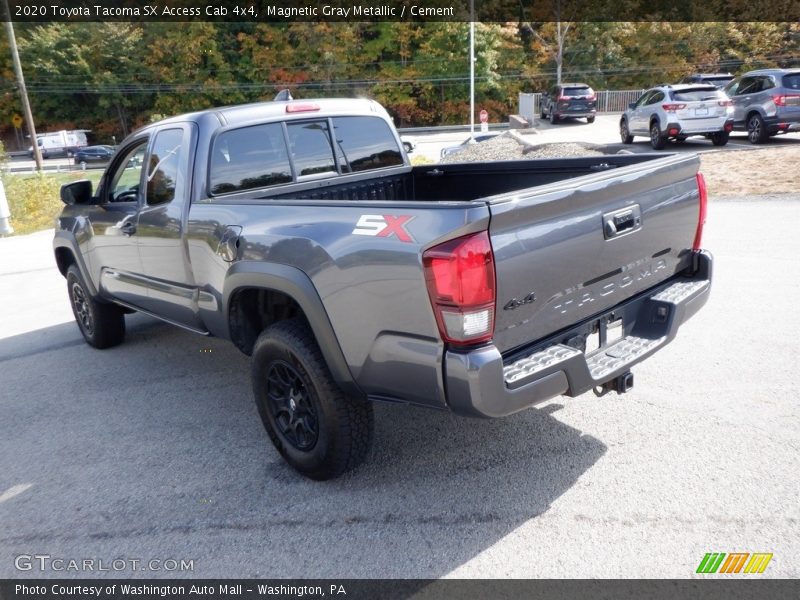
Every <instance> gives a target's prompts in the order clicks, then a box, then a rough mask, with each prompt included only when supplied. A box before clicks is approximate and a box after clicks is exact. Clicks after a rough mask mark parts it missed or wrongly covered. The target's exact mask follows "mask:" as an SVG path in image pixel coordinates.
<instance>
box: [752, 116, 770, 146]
mask: <svg viewBox="0 0 800 600" xmlns="http://www.w3.org/2000/svg"><path fill="white" fill-rule="evenodd" d="M768 137H769V134H768V133H767V127H766V125H764V119H762V118H761V115H760V114H758V113H755V114H753V115H751V116H750V118H749V119H747V139H748V140H750V143H751V144H763V143H764V142H766V141H767V138H768Z"/></svg>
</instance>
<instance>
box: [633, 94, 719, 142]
mask: <svg viewBox="0 0 800 600" xmlns="http://www.w3.org/2000/svg"><path fill="white" fill-rule="evenodd" d="M732 130H733V103H732V102H731V100H730V98H728V96H727V95H726V94H725V92H723V91H722V90H720V89H717V88H716V87H715V86H713V85H711V84H696V83H695V84H678V85H660V86H657V87H654V88H651V89H649V90H647V91H646V92H645V93H644V94H642V95H641V96H640V97H639V99H638V100H637V101H636V102H633V103H632V104H630V105H629V106H628V110H626V111H625V112H624V113H623V115H622V118H621V119H620V122H619V134H620V138H621V139H622V143H623V144H630V143H631V142H633V138H634V136H637V135H640V136H646V137H649V138H650V144H651V145H652V146H653V148H654V149H656V150H661V149H662V148H663V147H664V146H665V145H666V143H667V140H676V141H678V142H682V141H684V140H685V139H686V138H688V137H690V136H704V137H707V138H709V139H710V140H711V142H712V143H713V144H714V145H715V146H724V145H725V144H727V143H728V136H729V135H730V132H731V131H732Z"/></svg>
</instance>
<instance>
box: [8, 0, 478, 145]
mask: <svg viewBox="0 0 800 600" xmlns="http://www.w3.org/2000/svg"><path fill="white" fill-rule="evenodd" d="M3 1H5V0H3ZM469 138H470V139H471V140H473V141H474V140H475V0H469Z"/></svg>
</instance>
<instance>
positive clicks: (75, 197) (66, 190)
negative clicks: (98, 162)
mask: <svg viewBox="0 0 800 600" xmlns="http://www.w3.org/2000/svg"><path fill="white" fill-rule="evenodd" d="M91 199H92V182H91V181H89V180H88V179H81V180H80V181H74V182H72V183H65V184H64V185H62V186H61V201H62V202H63V203H64V204H66V205H68V206H72V205H73V204H88V203H89V201H90V200H91Z"/></svg>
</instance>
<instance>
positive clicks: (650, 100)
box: [647, 92, 664, 106]
mask: <svg viewBox="0 0 800 600" xmlns="http://www.w3.org/2000/svg"><path fill="white" fill-rule="evenodd" d="M663 99H664V92H655V93H654V94H653V95H652V96H650V98H648V100H647V105H648V106H649V105H651V104H655V103H656V102H661V101H662V100H663Z"/></svg>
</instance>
